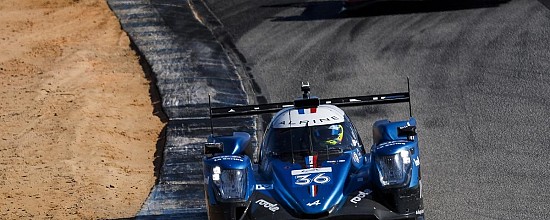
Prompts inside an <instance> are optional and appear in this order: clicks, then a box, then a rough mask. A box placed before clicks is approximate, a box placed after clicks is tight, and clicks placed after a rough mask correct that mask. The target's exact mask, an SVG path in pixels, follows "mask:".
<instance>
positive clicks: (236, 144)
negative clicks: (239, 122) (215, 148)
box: [208, 132, 250, 155]
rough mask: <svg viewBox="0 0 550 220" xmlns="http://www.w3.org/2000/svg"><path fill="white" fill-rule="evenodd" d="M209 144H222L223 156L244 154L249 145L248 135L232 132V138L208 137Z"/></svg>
mask: <svg viewBox="0 0 550 220" xmlns="http://www.w3.org/2000/svg"><path fill="white" fill-rule="evenodd" d="M208 142H210V143H223V146H224V148H223V154H224V155H239V154H242V153H243V152H244V150H245V149H246V147H247V146H248V144H249V143H250V134H248V133H246V132H233V135H232V136H218V137H213V136H210V137H208Z"/></svg>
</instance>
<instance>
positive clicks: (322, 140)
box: [265, 120, 360, 161]
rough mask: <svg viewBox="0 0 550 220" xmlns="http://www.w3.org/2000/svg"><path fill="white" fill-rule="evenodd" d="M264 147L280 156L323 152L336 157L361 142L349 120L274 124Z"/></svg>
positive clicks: (287, 156)
mask: <svg viewBox="0 0 550 220" xmlns="http://www.w3.org/2000/svg"><path fill="white" fill-rule="evenodd" d="M266 144H267V145H266V146H265V148H266V149H265V150H267V152H270V155H272V156H273V157H277V158H278V159H281V160H285V161H286V160H292V156H294V158H301V157H300V156H307V155H320V156H325V155H326V156H329V157H333V158H335V157H337V156H339V155H341V154H342V153H344V152H345V151H349V150H352V149H354V148H356V147H358V146H359V145H360V143H359V140H358V138H357V134H356V132H355V129H353V127H352V125H351V123H350V122H349V120H345V121H344V122H342V123H334V124H327V125H318V126H305V127H295V128H271V129H270V130H269V132H268V135H267V142H266Z"/></svg>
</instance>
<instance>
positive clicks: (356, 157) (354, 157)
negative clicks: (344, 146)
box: [351, 152, 360, 163]
mask: <svg viewBox="0 0 550 220" xmlns="http://www.w3.org/2000/svg"><path fill="white" fill-rule="evenodd" d="M351 158H352V159H353V162H355V163H359V162H360V161H359V155H357V152H353V154H352V156H351Z"/></svg>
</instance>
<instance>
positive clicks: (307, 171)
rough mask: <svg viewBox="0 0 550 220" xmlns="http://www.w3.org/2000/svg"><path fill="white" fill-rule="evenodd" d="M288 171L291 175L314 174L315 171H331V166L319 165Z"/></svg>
mask: <svg viewBox="0 0 550 220" xmlns="http://www.w3.org/2000/svg"><path fill="white" fill-rule="evenodd" d="M290 173H291V174H292V175H293V176H296V175H304V174H315V173H332V167H319V168H309V169H301V170H292V171H290Z"/></svg>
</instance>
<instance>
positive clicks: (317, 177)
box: [294, 173, 330, 186]
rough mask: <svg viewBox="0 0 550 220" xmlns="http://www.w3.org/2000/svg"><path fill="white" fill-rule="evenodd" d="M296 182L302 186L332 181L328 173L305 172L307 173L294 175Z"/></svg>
mask: <svg viewBox="0 0 550 220" xmlns="http://www.w3.org/2000/svg"><path fill="white" fill-rule="evenodd" d="M294 180H295V181H294V184H296V185H300V186H307V185H310V184H312V183H313V184H325V183H328V182H330V176H328V175H327V174H326V173H317V174H305V175H296V176H294Z"/></svg>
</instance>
